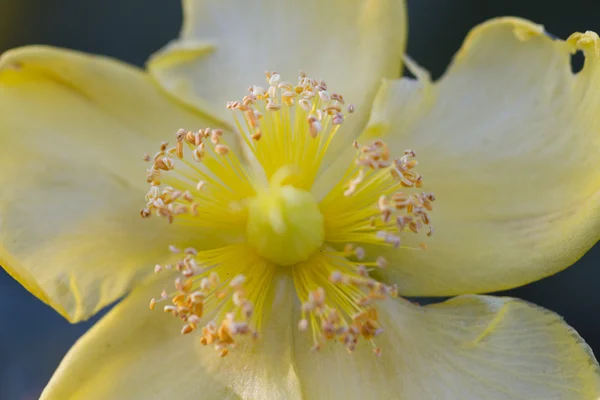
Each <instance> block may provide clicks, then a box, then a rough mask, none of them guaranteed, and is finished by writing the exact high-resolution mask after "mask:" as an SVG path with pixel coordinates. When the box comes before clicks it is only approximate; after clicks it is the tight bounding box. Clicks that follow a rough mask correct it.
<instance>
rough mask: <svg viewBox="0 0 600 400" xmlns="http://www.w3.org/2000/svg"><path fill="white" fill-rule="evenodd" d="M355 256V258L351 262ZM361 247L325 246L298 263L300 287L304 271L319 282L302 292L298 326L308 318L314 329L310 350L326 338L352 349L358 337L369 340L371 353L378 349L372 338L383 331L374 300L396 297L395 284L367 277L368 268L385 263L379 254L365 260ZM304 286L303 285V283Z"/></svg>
mask: <svg viewBox="0 0 600 400" xmlns="http://www.w3.org/2000/svg"><path fill="white" fill-rule="evenodd" d="M353 256H355V257H356V258H357V261H351V260H350V258H351V257H353ZM364 256H365V252H364V250H363V249H362V248H361V247H354V246H352V245H347V246H346V247H345V249H344V252H343V253H340V252H336V251H335V250H332V249H325V250H324V251H323V252H322V255H319V256H316V257H315V258H313V259H312V260H310V263H306V264H302V265H300V266H298V270H297V271H294V272H295V279H296V285H297V287H298V286H302V285H303V284H304V283H303V282H302V281H303V280H304V279H305V276H306V274H310V275H311V280H312V281H313V282H318V283H321V285H320V286H318V287H317V288H316V289H313V290H310V291H308V292H306V293H301V297H304V298H305V299H306V300H304V301H303V302H302V319H301V320H300V322H299V323H298V328H299V329H300V330H302V331H305V330H307V329H308V327H309V319H310V321H311V324H310V325H311V326H312V330H313V340H314V345H313V350H319V349H320V348H321V347H322V346H323V344H324V343H325V342H326V341H327V340H333V341H336V342H339V343H341V344H343V345H344V346H345V347H346V349H347V350H348V351H349V352H352V351H354V349H355V348H356V345H357V343H358V341H359V339H360V338H362V339H364V340H367V341H369V342H371V343H372V345H373V348H374V352H375V353H376V354H377V355H379V354H380V353H381V350H380V349H379V347H377V346H376V344H375V342H374V340H373V339H374V338H375V337H376V336H378V335H379V334H381V333H383V328H382V327H381V325H380V324H379V321H378V313H377V309H376V307H375V302H376V301H380V300H385V299H388V298H393V297H397V296H398V289H397V286H396V285H391V286H390V285H385V284H383V283H381V282H379V281H377V280H375V279H373V278H371V277H370V276H369V270H370V269H371V268H373V267H375V268H385V267H386V266H387V262H386V261H385V259H383V258H382V257H379V258H378V259H377V260H376V261H374V262H365V261H363V258H364ZM304 286H306V285H305V284H304Z"/></svg>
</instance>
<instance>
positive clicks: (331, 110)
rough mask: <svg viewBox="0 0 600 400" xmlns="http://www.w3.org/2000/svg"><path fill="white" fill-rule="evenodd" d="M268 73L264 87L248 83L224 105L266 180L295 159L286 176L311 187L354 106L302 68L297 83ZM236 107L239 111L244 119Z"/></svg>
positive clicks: (295, 183)
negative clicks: (239, 98) (244, 91)
mask: <svg viewBox="0 0 600 400" xmlns="http://www.w3.org/2000/svg"><path fill="white" fill-rule="evenodd" d="M266 75H267V82H268V84H269V86H268V88H266V89H265V88H262V87H260V86H252V87H250V88H249V89H248V92H249V93H248V95H246V96H245V97H244V98H243V99H242V101H231V102H228V103H227V108H229V109H231V110H232V111H234V113H233V116H234V119H235V120H236V123H237V127H238V129H239V131H240V132H241V133H242V137H243V139H244V140H245V143H246V145H247V146H248V148H249V149H250V150H251V152H252V154H253V156H254V157H255V158H256V160H258V162H259V163H260V165H261V167H262V169H263V172H264V174H265V175H266V178H267V179H268V180H269V179H270V178H271V177H272V176H273V175H274V174H275V173H276V172H277V171H278V170H279V169H281V168H282V167H286V166H290V165H293V166H296V167H298V169H299V170H300V171H301V174H298V175H296V176H290V179H289V180H288V182H290V183H292V184H293V185H294V186H295V187H297V188H299V189H310V187H311V186H312V184H313V183H314V180H315V178H316V176H317V173H318V170H319V168H320V166H321V162H322V160H323V157H324V155H325V152H326V151H327V148H328V147H329V145H330V143H331V141H332V140H333V137H334V136H335V133H336V132H337V130H338V128H339V126H340V125H341V124H342V123H343V122H344V119H345V117H346V114H348V113H352V112H354V106H353V105H352V104H350V105H348V106H346V105H345V101H344V98H343V96H342V95H340V94H337V93H331V92H329V91H328V90H327V84H326V83H325V82H324V81H317V80H315V79H311V78H309V77H307V76H306V74H304V73H302V72H301V73H300V77H299V78H298V82H297V83H296V84H295V85H294V84H292V83H289V82H285V81H282V80H281V77H280V75H279V74H278V73H276V72H268V73H267V74H266ZM235 111H237V112H241V114H242V116H243V121H240V120H239V119H238V117H237V114H236V112H235ZM259 143H260V145H259Z"/></svg>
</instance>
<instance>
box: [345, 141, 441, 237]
mask: <svg viewBox="0 0 600 400" xmlns="http://www.w3.org/2000/svg"><path fill="white" fill-rule="evenodd" d="M353 145H354V147H355V148H356V149H358V152H357V153H358V154H357V156H356V166H357V167H358V172H357V174H356V176H355V177H354V178H353V179H351V180H349V182H348V184H347V189H346V191H345V192H344V196H352V195H353V194H354V193H355V192H356V191H357V190H358V189H359V188H360V186H361V184H364V185H366V186H369V185H372V184H373V182H370V180H372V181H377V180H379V181H380V183H381V180H382V178H383V181H384V182H385V181H386V180H387V181H390V179H389V178H390V177H391V178H392V186H395V187H398V186H400V188H404V189H406V188H420V187H421V186H423V176H422V175H420V174H418V173H416V172H415V171H414V168H415V167H416V166H417V165H418V162H417V160H416V159H415V157H416V154H415V152H414V151H412V150H405V151H404V155H403V156H402V157H399V158H397V159H395V160H393V161H392V160H390V153H389V149H388V146H387V145H386V144H385V143H384V142H382V141H381V140H376V141H374V142H372V143H371V144H369V145H363V146H360V145H359V144H358V143H357V142H356V141H355V142H354V144H353ZM367 170H371V171H383V173H384V174H389V175H388V176H387V177H385V176H384V177H382V176H380V175H378V174H375V175H369V174H368V172H366V171H367ZM386 178H387V179H386ZM394 182H395V184H394ZM375 185H377V183H375ZM382 193H383V194H381V195H380V196H379V199H378V201H377V209H378V210H379V215H380V221H381V224H382V225H381V226H382V229H381V230H379V231H377V233H376V235H377V237H378V238H380V239H381V240H383V241H384V242H386V243H388V244H391V245H393V246H395V247H399V246H400V236H399V234H400V233H402V232H404V231H407V230H408V231H411V232H413V233H419V232H420V231H421V229H422V228H423V226H428V227H429V230H428V232H427V236H431V235H432V234H433V227H431V226H429V224H430V222H431V220H430V217H429V214H428V212H429V211H432V210H433V202H434V201H435V196H434V194H433V193H427V192H421V193H411V194H408V193H405V192H404V191H402V190H393V191H390V190H382ZM392 217H395V218H394V220H393V221H392ZM392 222H393V223H395V226H396V228H397V232H394V230H393V229H391V228H392V226H391V223H392ZM370 223H371V226H372V227H376V226H378V223H377V221H376V220H375V219H374V218H372V219H371V221H370Z"/></svg>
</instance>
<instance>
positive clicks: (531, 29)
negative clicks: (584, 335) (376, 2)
mask: <svg viewBox="0 0 600 400" xmlns="http://www.w3.org/2000/svg"><path fill="white" fill-rule="evenodd" d="M598 48H599V42H598V36H597V35H596V34H595V33H591V32H589V33H586V34H574V35H573V36H571V38H570V39H569V40H567V41H566V42H565V41H561V40H558V39H553V38H551V37H549V36H547V35H546V34H545V32H544V30H543V28H542V27H541V26H539V25H534V24H532V23H530V22H528V21H524V20H520V19H515V18H504V19H496V20H492V21H489V22H487V23H485V24H483V25H481V26H479V27H476V28H475V29H474V30H473V31H472V32H471V33H470V34H469V35H468V37H467V39H466V41H465V43H464V45H463V47H462V49H461V50H460V51H459V52H458V54H457V55H456V57H455V59H454V61H453V63H452V65H451V67H450V68H449V70H448V72H447V73H446V74H445V75H444V76H443V77H442V78H441V79H440V80H439V82H436V83H430V82H429V81H428V78H427V73H426V72H425V71H423V70H421V69H419V68H418V67H416V66H414V67H413V68H412V69H413V70H414V71H415V75H417V76H419V79H418V80H412V79H401V80H398V81H390V82H387V83H386V84H385V85H384V87H383V88H382V89H381V92H380V93H379V95H378V98H377V100H376V103H375V106H374V111H373V115H372V119H371V121H370V127H369V129H368V130H367V132H366V135H365V138H364V139H365V140H366V138H367V137H368V136H369V135H370V136H371V137H373V136H381V137H383V139H384V140H385V141H387V142H388V143H389V144H390V146H391V147H392V149H393V150H394V151H395V152H399V151H401V150H402V149H407V148H411V149H413V150H415V151H416V153H417V158H418V159H419V162H420V164H419V167H418V169H419V172H421V173H422V174H423V175H424V181H425V186H424V188H423V189H424V190H426V191H433V192H435V194H436V197H437V201H436V205H435V209H434V212H433V213H431V217H432V221H433V225H434V226H435V229H436V230H435V234H434V235H433V237H432V238H431V239H427V240H426V243H427V244H428V247H429V251H418V250H415V251H406V250H400V251H394V250H390V251H389V252H387V254H385V255H386V256H387V257H389V258H390V259H391V261H392V262H393V264H394V266H393V268H392V267H391V268H390V276H391V278H392V280H393V281H395V282H397V283H398V284H399V288H400V291H401V292H402V293H403V294H405V295H418V296H428V295H452V294H460V293H469V292H471V293H473V292H486V291H495V290H502V289H508V288H511V287H515V286H518V285H522V284H525V283H528V282H531V281H534V280H537V279H540V278H542V277H544V276H547V275H551V274H553V273H556V272H557V271H560V270H562V269H564V268H566V267H568V266H569V265H571V264H573V263H574V262H575V261H576V260H577V259H578V258H579V257H581V256H582V255H583V254H584V253H585V252H586V251H587V250H588V249H589V248H590V247H592V246H593V245H594V244H595V243H596V242H597V241H598V239H599V238H600V157H599V156H598V154H600V134H598V132H599V129H600V91H599V89H600V66H599V64H598V62H599V52H598ZM576 49H581V50H583V51H584V53H585V56H586V61H585V66H584V68H583V70H582V71H581V72H579V73H577V74H573V73H572V72H571V69H570V63H569V60H570V54H571V53H572V52H574V51H575V50H576ZM417 240H423V239H413V238H407V240H406V241H405V244H406V245H408V246H413V247H417Z"/></svg>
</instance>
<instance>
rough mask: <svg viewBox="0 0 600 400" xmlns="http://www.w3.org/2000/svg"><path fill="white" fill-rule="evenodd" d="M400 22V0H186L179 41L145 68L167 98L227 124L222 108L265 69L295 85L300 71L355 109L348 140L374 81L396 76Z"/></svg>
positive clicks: (363, 115) (362, 118) (402, 38)
mask: <svg viewBox="0 0 600 400" xmlns="http://www.w3.org/2000/svg"><path fill="white" fill-rule="evenodd" d="M405 18H406V14H405V4H404V1H402V0H351V1H349V0H335V1H328V2H326V3H323V2H322V1H319V0H308V1H304V2H302V4H301V5H299V3H298V2H295V1H290V0H262V1H258V2H257V1H253V2H248V1H236V0H224V1H219V2H211V1H206V0H187V1H184V23H183V28H182V31H181V35H180V38H179V39H178V40H176V41H174V42H172V43H170V44H169V45H167V46H166V47H165V48H164V49H162V50H161V51H160V52H158V53H157V54H155V55H154V56H153V57H152V58H151V59H150V61H149V63H148V69H149V71H150V73H151V74H152V75H153V76H154V77H155V78H156V79H157V81H158V82H159V84H160V85H161V86H162V87H163V88H164V89H165V90H166V91H167V92H168V93H170V94H172V95H174V96H175V97H177V98H179V99H183V100H184V101H186V102H188V103H189V104H194V105H197V106H198V107H200V108H201V109H203V110H207V111H210V112H211V113H214V114H216V115H220V116H222V118H223V120H226V121H228V120H229V118H230V115H229V114H226V109H225V103H226V102H227V101H230V100H238V99H240V100H241V97H242V96H243V95H244V94H245V93H244V92H245V90H246V88H247V87H248V86H251V85H253V84H256V85H259V86H261V85H262V84H263V83H264V81H263V77H264V72H265V71H266V70H268V71H278V72H279V73H280V74H281V77H282V79H283V80H287V81H290V82H292V83H295V79H296V77H297V74H298V70H300V69H303V70H305V71H306V72H307V73H308V75H309V76H311V77H314V78H317V79H325V80H326V81H327V84H328V87H329V88H330V89H331V90H332V91H334V92H336V93H341V94H342V95H343V96H344V98H345V99H346V100H347V101H348V102H350V103H354V104H356V105H357V115H355V116H353V118H351V119H349V120H348V122H347V123H346V124H345V126H344V130H343V134H344V136H345V137H346V139H347V140H348V141H352V139H354V138H355V137H356V136H357V135H358V133H359V131H360V129H361V128H362V127H363V126H364V124H365V123H366V119H367V117H368V112H369V106H370V104H371V101H372V99H373V97H374V96H375V93H376V91H377V88H378V87H379V85H380V83H381V79H382V78H384V77H388V78H396V77H398V76H399V74H400V72H401V56H402V53H403V51H404V48H405V47H404V46H405V43H406V27H407V26H406V20H405ZM346 125H348V126H346ZM341 141H342V140H338V141H337V142H341ZM334 145H338V144H337V143H334ZM340 145H341V144H340ZM334 152H335V149H332V150H329V155H332V154H333V153H334Z"/></svg>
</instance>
